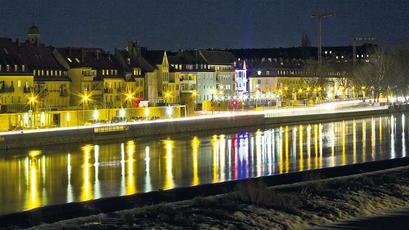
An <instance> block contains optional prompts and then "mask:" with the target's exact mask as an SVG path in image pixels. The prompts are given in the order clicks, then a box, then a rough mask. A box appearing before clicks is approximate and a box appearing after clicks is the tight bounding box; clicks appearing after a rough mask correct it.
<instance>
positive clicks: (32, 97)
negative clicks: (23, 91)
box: [28, 94, 38, 110]
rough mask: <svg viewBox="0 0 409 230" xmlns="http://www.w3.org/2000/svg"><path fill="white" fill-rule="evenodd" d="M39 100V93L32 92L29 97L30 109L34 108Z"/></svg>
mask: <svg viewBox="0 0 409 230" xmlns="http://www.w3.org/2000/svg"><path fill="white" fill-rule="evenodd" d="M37 102H38V100H37V95H35V94H31V95H30V96H29V98H28V104H29V105H30V110H32V107H34V105H35V104H36V103H37Z"/></svg>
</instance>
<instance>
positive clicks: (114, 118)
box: [111, 117, 126, 123]
mask: <svg viewBox="0 0 409 230" xmlns="http://www.w3.org/2000/svg"><path fill="white" fill-rule="evenodd" d="M120 122H126V118H125V117H113V118H112V119H111V123H120Z"/></svg>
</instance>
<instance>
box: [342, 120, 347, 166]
mask: <svg viewBox="0 0 409 230" xmlns="http://www.w3.org/2000/svg"><path fill="white" fill-rule="evenodd" d="M346 135H347V126H346V125H345V121H342V165H346V164H347V153H346Z"/></svg>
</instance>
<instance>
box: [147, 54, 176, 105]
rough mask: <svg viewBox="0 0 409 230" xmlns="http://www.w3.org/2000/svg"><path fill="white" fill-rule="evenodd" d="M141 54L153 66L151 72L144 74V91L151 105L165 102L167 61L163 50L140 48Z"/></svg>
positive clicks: (166, 93) (167, 73) (167, 74)
mask: <svg viewBox="0 0 409 230" xmlns="http://www.w3.org/2000/svg"><path fill="white" fill-rule="evenodd" d="M141 56H142V57H143V58H145V59H146V60H147V61H148V63H149V64H150V65H152V66H153V67H154V71H153V73H152V74H149V75H146V76H145V93H146V95H147V99H148V100H149V102H150V103H151V104H153V105H156V104H163V103H165V95H168V94H169V93H170V92H168V90H169V85H168V84H169V61H168V56H167V54H166V51H164V50H147V49H145V48H143V49H142V50H141Z"/></svg>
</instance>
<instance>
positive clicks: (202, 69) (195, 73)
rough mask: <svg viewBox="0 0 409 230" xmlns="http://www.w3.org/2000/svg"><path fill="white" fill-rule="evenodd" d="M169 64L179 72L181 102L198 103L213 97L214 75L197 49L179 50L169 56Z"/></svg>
mask: <svg viewBox="0 0 409 230" xmlns="http://www.w3.org/2000/svg"><path fill="white" fill-rule="evenodd" d="M169 62H170V65H171V67H172V68H173V69H175V71H178V72H179V73H180V93H181V102H182V103H185V104H186V103H187V101H189V100H192V97H194V98H193V99H194V101H195V102H196V103H197V104H198V105H200V104H202V103H203V102H204V101H211V100H212V98H213V97H215V96H216V95H215V92H216V91H215V90H216V77H215V76H214V70H213V69H211V68H210V66H209V65H208V64H207V63H206V61H205V60H204V59H203V57H202V56H201V55H200V53H199V51H198V50H190V51H179V52H177V53H172V56H170V57H169Z"/></svg>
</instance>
